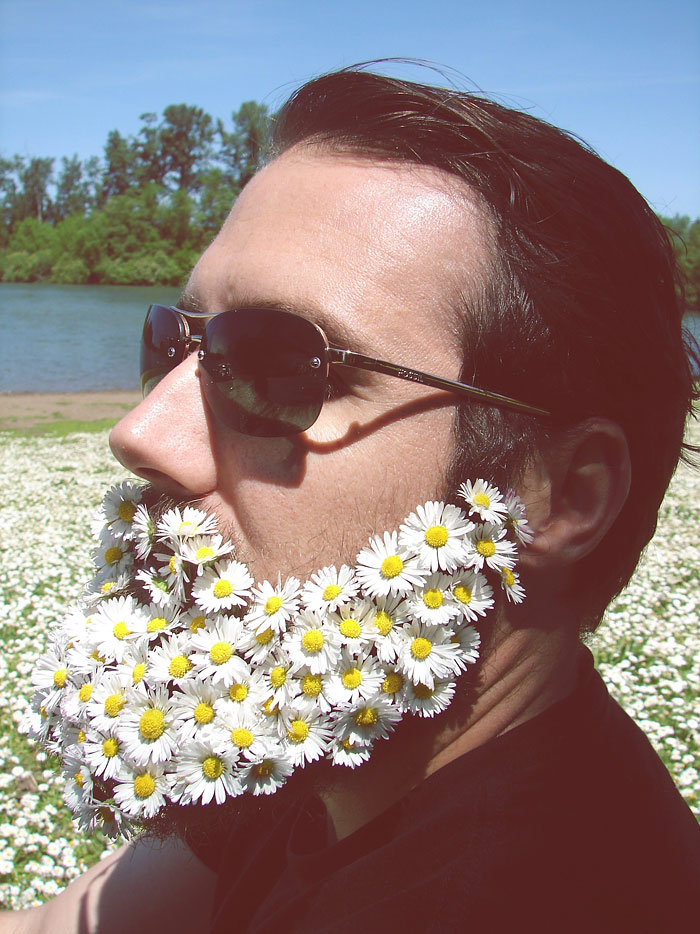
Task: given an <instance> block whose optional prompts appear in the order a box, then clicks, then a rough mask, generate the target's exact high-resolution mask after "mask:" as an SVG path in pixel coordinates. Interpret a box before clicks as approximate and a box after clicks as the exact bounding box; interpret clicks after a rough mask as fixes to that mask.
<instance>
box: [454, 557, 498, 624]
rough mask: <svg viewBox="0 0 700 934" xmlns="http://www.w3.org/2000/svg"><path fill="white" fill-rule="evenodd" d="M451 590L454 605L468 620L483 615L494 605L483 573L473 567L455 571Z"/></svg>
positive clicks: (490, 588)
mask: <svg viewBox="0 0 700 934" xmlns="http://www.w3.org/2000/svg"><path fill="white" fill-rule="evenodd" d="M451 590H452V596H453V598H454V602H455V606H456V607H457V609H458V610H459V611H460V613H461V615H462V617H463V618H464V619H466V620H469V621H470V622H475V621H476V620H477V619H478V617H479V616H485V615H486V613H487V611H488V610H490V609H491V608H492V607H493V605H494V600H493V588H492V587H491V585H490V584H489V582H488V581H487V580H486V578H485V577H484V575H483V574H480V573H479V572H478V571H475V570H473V569H468V570H465V571H461V572H457V573H455V575H454V577H453V580H452V586H451Z"/></svg>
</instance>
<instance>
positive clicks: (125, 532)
mask: <svg viewBox="0 0 700 934" xmlns="http://www.w3.org/2000/svg"><path fill="white" fill-rule="evenodd" d="M141 491H142V486H141V484H140V483H135V482H134V481H133V480H124V481H123V482H122V483H118V484H116V485H115V486H113V487H112V488H111V489H109V490H108V491H107V493H106V494H105V498H104V499H103V500H102V513H103V515H104V521H105V523H106V524H107V525H108V526H109V530H110V532H111V533H112V534H113V535H118V536H121V537H122V538H133V537H134V531H133V522H134V517H135V515H136V509H137V507H138V505H139V503H140V502H141Z"/></svg>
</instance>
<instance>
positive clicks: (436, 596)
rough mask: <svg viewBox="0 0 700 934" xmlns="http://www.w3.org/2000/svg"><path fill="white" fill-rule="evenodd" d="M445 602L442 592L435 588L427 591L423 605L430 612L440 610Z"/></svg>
mask: <svg viewBox="0 0 700 934" xmlns="http://www.w3.org/2000/svg"><path fill="white" fill-rule="evenodd" d="M444 600H445V598H444V596H443V595H442V591H441V590H437V589H434V588H433V589H431V590H426V591H425V593H424V594H423V603H424V604H425V605H426V606H427V607H428V609H429V610H438V609H439V608H440V607H441V606H442V604H443V603H444Z"/></svg>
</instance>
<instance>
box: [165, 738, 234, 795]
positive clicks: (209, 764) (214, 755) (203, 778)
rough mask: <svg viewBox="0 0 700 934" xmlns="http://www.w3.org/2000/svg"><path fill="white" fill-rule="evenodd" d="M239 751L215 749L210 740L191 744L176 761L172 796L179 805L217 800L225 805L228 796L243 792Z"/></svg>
mask: <svg viewBox="0 0 700 934" xmlns="http://www.w3.org/2000/svg"><path fill="white" fill-rule="evenodd" d="M237 761H238V753H237V752H236V751H235V750H233V749H226V750H221V749H218V748H217V749H215V748H214V747H213V746H212V744H211V743H206V742H194V743H190V744H189V745H188V746H187V748H186V749H185V750H183V751H182V752H181V753H180V755H179V757H178V760H177V767H176V769H175V780H174V785H173V799H174V800H176V801H179V802H180V804H190V803H192V802H193V801H201V803H202V804H209V802H210V801H212V800H214V801H216V803H217V804H223V803H224V801H225V800H226V798H228V797H231V798H235V797H237V796H238V795H240V794H242V793H243V788H242V786H241V783H240V781H239V779H238V777H237V775H236V772H235V766H236V762H237Z"/></svg>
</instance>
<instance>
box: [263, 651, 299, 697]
mask: <svg viewBox="0 0 700 934" xmlns="http://www.w3.org/2000/svg"><path fill="white" fill-rule="evenodd" d="M291 668H292V663H291V661H290V660H289V657H288V656H287V654H286V653H285V652H284V651H283V649H282V648H278V649H275V651H274V652H272V653H271V654H270V655H269V656H268V659H267V661H266V663H265V666H264V667H263V669H262V676H263V678H262V680H263V685H264V686H265V689H266V694H267V695H268V696H269V697H271V698H272V703H273V704H274V705H275V706H277V707H285V706H286V705H287V704H290V703H291V702H292V700H293V699H294V698H295V697H296V696H297V694H298V693H299V690H300V688H299V684H298V682H297V681H295V680H294V679H293V678H292V673H291Z"/></svg>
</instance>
